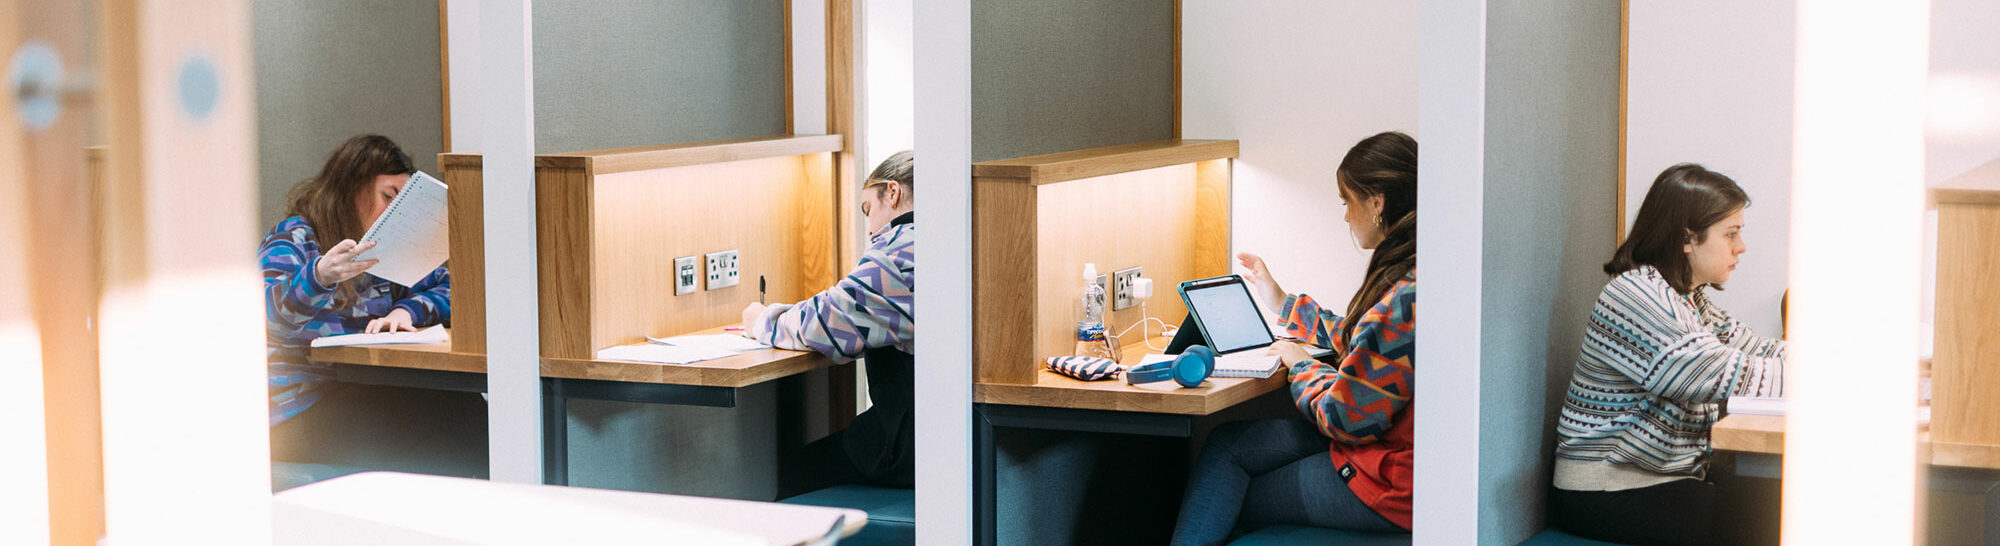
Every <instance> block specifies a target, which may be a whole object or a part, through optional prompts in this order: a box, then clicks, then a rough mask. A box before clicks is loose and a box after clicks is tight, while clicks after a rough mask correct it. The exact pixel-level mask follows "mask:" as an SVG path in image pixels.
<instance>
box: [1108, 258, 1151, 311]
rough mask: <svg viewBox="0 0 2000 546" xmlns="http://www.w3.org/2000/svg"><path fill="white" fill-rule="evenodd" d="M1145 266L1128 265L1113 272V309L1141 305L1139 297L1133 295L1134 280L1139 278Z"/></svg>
mask: <svg viewBox="0 0 2000 546" xmlns="http://www.w3.org/2000/svg"><path fill="white" fill-rule="evenodd" d="M1143 269H1145V268H1143V267H1128V268H1125V269H1120V270H1117V271H1113V272H1112V273H1111V310H1113V311H1118V310H1122V309H1130V308H1132V307H1133V306H1137V305H1139V298H1135V297H1132V281H1133V280H1136V279H1138V278H1139V277H1140V276H1141V275H1140V274H1139V273H1140V271H1141V270H1143Z"/></svg>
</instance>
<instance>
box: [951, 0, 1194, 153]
mask: <svg viewBox="0 0 2000 546" xmlns="http://www.w3.org/2000/svg"><path fill="white" fill-rule="evenodd" d="M1173 25H1174V5H1173V2H1169V1H1166V0H1152V1H1136V0H973V2H972V160H973V161H989V160H994V159H1006V158H1010V157H1021V156H1027V155H1035V154H1044V153H1050V152H1061V151H1068V150H1077V149H1083V148H1095V147H1098V146H1110V145H1114V144H1125V143H1131V142H1144V141H1149V140H1160V139H1166V138H1173V128H1174V119H1173V118H1174V88H1173V83H1174V82H1173V75H1174V72H1173V71H1174V49H1173V48H1174V27H1173Z"/></svg>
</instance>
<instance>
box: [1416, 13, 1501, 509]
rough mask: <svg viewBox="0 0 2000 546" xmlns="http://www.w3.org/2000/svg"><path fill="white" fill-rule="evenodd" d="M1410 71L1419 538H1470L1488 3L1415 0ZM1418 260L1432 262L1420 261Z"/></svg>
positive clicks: (1475, 498)
mask: <svg viewBox="0 0 2000 546" xmlns="http://www.w3.org/2000/svg"><path fill="white" fill-rule="evenodd" d="M1421 10H1422V15H1421V24H1422V32H1423V45H1422V53H1421V54H1420V56H1419V57H1420V61H1419V64H1420V67H1419V68H1418V80H1417V81H1418V85H1417V134H1419V135H1421V136H1422V138H1423V153H1422V154H1421V155H1419V156H1418V170H1420V171H1421V172H1423V185H1421V186H1419V187H1418V191H1417V209H1418V210H1421V211H1423V214H1424V221H1423V223H1421V224H1419V225H1418V226H1417V240H1419V241H1422V242H1423V244H1422V245H1420V246H1418V247H1417V263H1418V264H1419V265H1418V268H1419V269H1421V270H1422V272H1421V277H1420V280H1419V284H1420V285H1421V286H1422V292H1423V295H1422V298H1423V301H1424V302H1425V303H1424V307H1423V310H1424V316H1423V330H1422V332H1421V334H1422V336H1423V337H1421V338H1419V339H1420V340H1421V341H1420V342H1419V343H1420V345H1421V346H1422V348H1423V356H1422V358H1423V361H1424V362H1426V363H1429V364H1428V365H1427V366H1426V367H1425V368H1424V370H1425V371H1424V392H1423V398H1424V404H1423V407H1421V408H1419V409H1420V411H1418V412H1417V445H1418V446H1420V449H1418V450H1417V461H1416V491H1415V493H1414V494H1415V507H1414V508H1415V510H1416V521H1415V525H1414V526H1413V529H1414V531H1415V532H1416V535H1415V537H1414V538H1415V539H1416V543H1417V544H1476V543H1478V541H1479V373H1480V370H1479V307H1480V299H1479V298H1480V290H1481V287H1480V284H1479V283H1480V271H1479V269H1480V263H1481V260H1480V253H1481V245H1482V244H1483V241H1484V239H1483V238H1482V234H1481V230H1482V229H1483V226H1482V224H1481V222H1482V211H1481V206H1482V204H1483V203H1484V195H1485V191H1484V187H1483V184H1484V180H1485V147H1484V146H1485V134H1486V2H1485V1H1484V0H1475V1H1471V2H1463V1H1455V0H1424V1H1423V4H1422V7H1421ZM1422 264H1431V266H1430V267H1424V266H1423V265H1422Z"/></svg>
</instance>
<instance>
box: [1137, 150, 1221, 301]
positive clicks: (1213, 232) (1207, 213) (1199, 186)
mask: <svg viewBox="0 0 2000 546" xmlns="http://www.w3.org/2000/svg"><path fill="white" fill-rule="evenodd" d="M1233 165H1234V160H1230V159H1211V160H1208V161H1203V162H1200V163H1195V164H1194V191H1195V194H1194V277H1195V278H1197V279H1202V278H1208V277H1217V276H1222V275H1228V274H1229V268H1230V264H1232V263H1235V262H1236V258H1235V257H1234V256H1230V255H1229V207H1230V202H1229V189H1230V183H1231V180H1232V178H1231V176H1230V175H1231V171H1230V169H1231V168H1232V167H1233ZM1158 289H1159V288H1158V287H1157V286H1156V287H1154V290H1158ZM1154 297H1158V296H1154ZM1176 297H1178V296H1176Z"/></svg>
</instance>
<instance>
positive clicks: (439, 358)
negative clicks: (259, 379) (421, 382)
mask: <svg viewBox="0 0 2000 546" xmlns="http://www.w3.org/2000/svg"><path fill="white" fill-rule="evenodd" d="M310 358H312V359H313V360H314V361H317V362H336V363H341V364H361V365H365V366H382V367H387V368H414V369H420V370H440V371H447V372H466V373H486V355H483V354H473V353H454V352H451V343H450V342H445V343H417V344H400V345H348V346H345V347H316V348H314V349H313V350H312V355H311V357H310Z"/></svg>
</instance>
